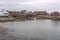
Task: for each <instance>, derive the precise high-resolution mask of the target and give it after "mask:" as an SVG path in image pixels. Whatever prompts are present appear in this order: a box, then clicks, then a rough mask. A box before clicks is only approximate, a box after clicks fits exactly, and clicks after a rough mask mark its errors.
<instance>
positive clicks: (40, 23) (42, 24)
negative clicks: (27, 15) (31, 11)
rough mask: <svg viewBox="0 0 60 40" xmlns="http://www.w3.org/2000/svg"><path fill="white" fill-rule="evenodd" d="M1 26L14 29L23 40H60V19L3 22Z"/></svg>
mask: <svg viewBox="0 0 60 40" xmlns="http://www.w3.org/2000/svg"><path fill="white" fill-rule="evenodd" d="M0 26H3V27H8V28H12V29H14V30H15V32H14V33H15V34H17V35H18V36H19V37H21V40H60V21H52V20H30V21H20V22H5V23H4V22H1V23H0ZM23 37H24V38H25V39H24V38H23ZM30 38H31V39H30Z"/></svg>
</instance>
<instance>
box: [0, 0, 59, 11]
mask: <svg viewBox="0 0 60 40" xmlns="http://www.w3.org/2000/svg"><path fill="white" fill-rule="evenodd" d="M3 8H4V9H9V10H19V9H20V10H22V9H26V10H32V11H34V10H41V11H42V10H45V11H48V12H51V11H60V0H0V9H3Z"/></svg>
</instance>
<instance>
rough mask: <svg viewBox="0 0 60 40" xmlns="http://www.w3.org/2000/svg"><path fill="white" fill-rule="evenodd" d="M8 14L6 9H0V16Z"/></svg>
mask: <svg viewBox="0 0 60 40" xmlns="http://www.w3.org/2000/svg"><path fill="white" fill-rule="evenodd" d="M8 15H9V13H8V12H7V10H4V9H3V10H2V11H0V16H8Z"/></svg>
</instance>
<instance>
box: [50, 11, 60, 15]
mask: <svg viewBox="0 0 60 40" xmlns="http://www.w3.org/2000/svg"><path fill="white" fill-rule="evenodd" d="M59 15H60V14H59V12H58V11H54V12H52V13H51V16H59Z"/></svg>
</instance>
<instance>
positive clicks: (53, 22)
mask: <svg viewBox="0 0 60 40" xmlns="http://www.w3.org/2000/svg"><path fill="white" fill-rule="evenodd" d="M59 23H60V22H59V21H52V25H53V26H54V27H58V25H59Z"/></svg>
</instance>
